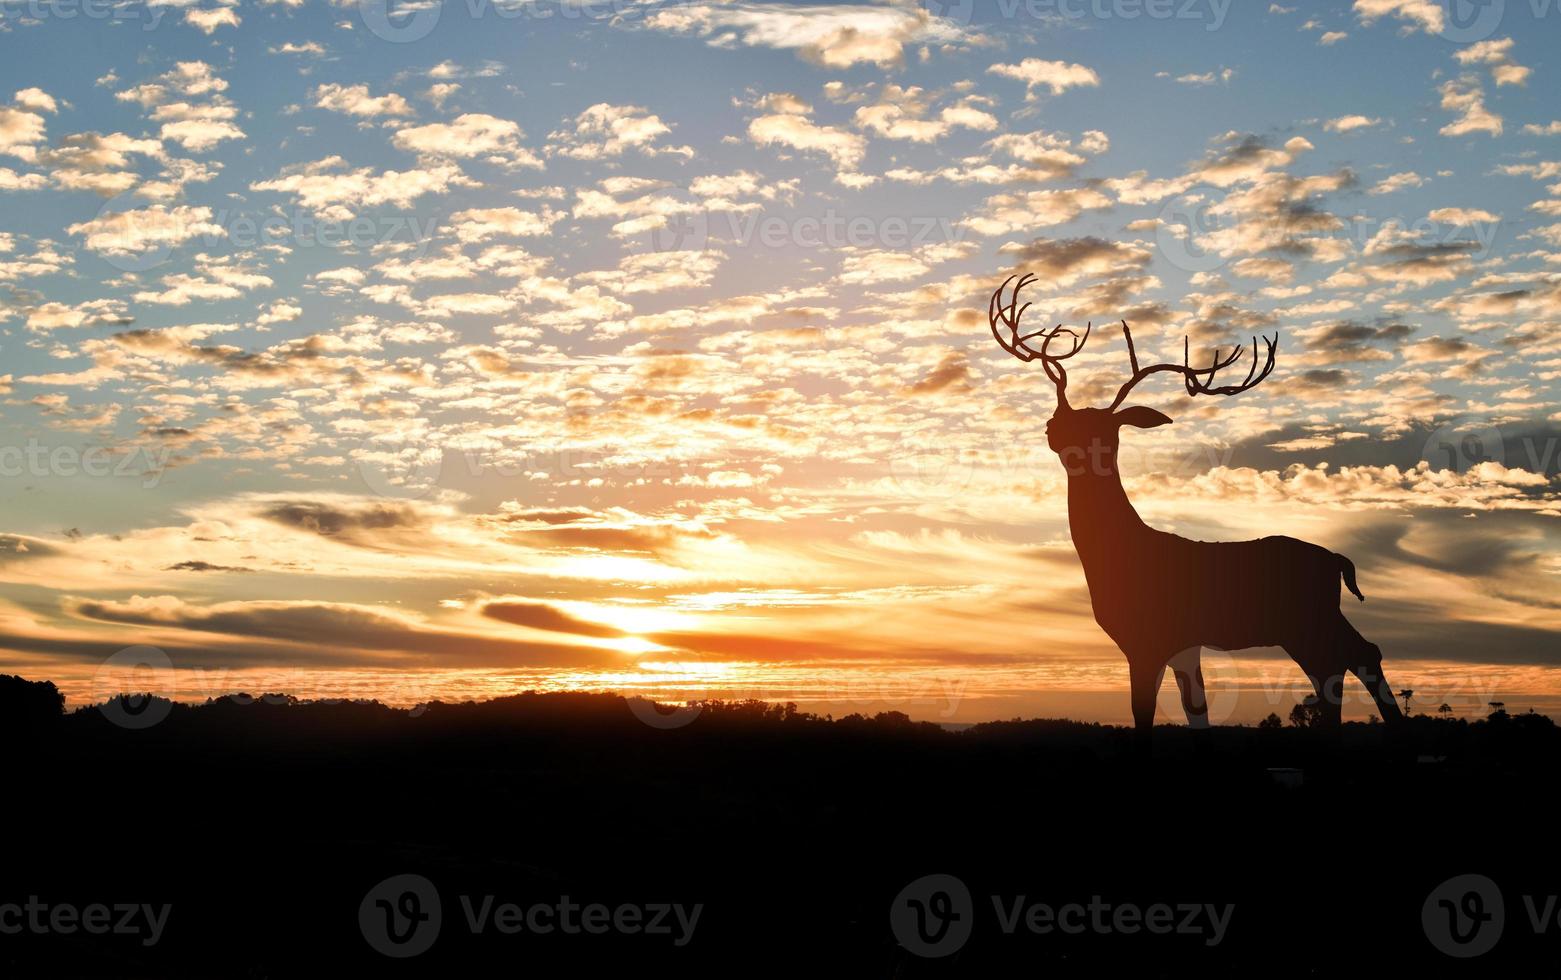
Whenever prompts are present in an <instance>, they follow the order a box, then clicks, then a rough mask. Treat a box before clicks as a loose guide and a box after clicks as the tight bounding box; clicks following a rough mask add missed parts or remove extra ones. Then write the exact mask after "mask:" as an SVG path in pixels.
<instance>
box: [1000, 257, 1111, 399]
mask: <svg viewBox="0 0 1561 980" xmlns="http://www.w3.org/2000/svg"><path fill="white" fill-rule="evenodd" d="M1016 278H1017V279H1018V280H1019V284H1018V285H1016V286H1014V291H1013V296H1012V298H1010V299H1009V300H1008V302H1007V303H1006V304H1005V303H1004V302H1003V291H1004V290H1006V289H1007V288H1008V286H1009V284H1010V283H1012V282H1013V281H1014V279H1016ZM1035 278H1036V277H1035V276H1034V275H1031V274H1026V275H1024V276H1009V277H1008V278H1007V279H1006V280H1004V282H1003V284H1002V285H1001V286H999V287H997V292H995V293H993V294H992V301H991V302H990V303H988V304H987V320H988V321H990V323H991V324H992V336H993V337H995V338H996V339H997V343H998V346H1000V347H1002V348H1003V350H1005V351H1007V352H1008V353H1010V354H1012V355H1013V356H1015V357H1017V358H1019V360H1021V361H1024V362H1025V363H1027V364H1028V363H1029V362H1030V361H1035V360H1039V361H1040V362H1041V367H1042V369H1044V370H1045V371H1046V377H1048V378H1049V379H1051V383H1052V384H1053V385H1055V386H1056V387H1057V404H1058V406H1059V407H1061V408H1067V407H1068V371H1067V369H1066V368H1064V367H1063V366H1062V362H1063V361H1065V360H1067V359H1068V358H1070V357H1072V356H1073V355H1075V354H1077V353H1078V352H1079V351H1081V350H1083V349H1084V345H1085V344H1086V343H1087V342H1088V341H1089V332H1090V326H1088V325H1086V326H1085V327H1084V333H1083V334H1079V333H1078V332H1077V331H1075V330H1072V329H1070V328H1068V327H1064V326H1063V325H1062V324H1060V323H1059V324H1057V326H1056V327H1054V328H1052V329H1051V330H1037V331H1036V332H1034V333H1028V334H1021V333H1020V332H1019V320H1020V319H1021V318H1022V317H1023V316H1024V311H1025V310H1028V309H1029V308H1030V304H1029V303H1026V304H1024V305H1023V306H1020V305H1019V292H1020V290H1022V289H1024V287H1026V286H1028V285H1030V283H1032V282H1034V281H1035ZM999 327H1002V328H1003V329H1002V330H999V329H998V328H999ZM1005 331H1006V333H1007V337H1004V336H1003V334H1004V332H1005ZM1063 334H1067V335H1068V336H1069V337H1070V338H1072V341H1071V343H1070V345H1069V350H1068V352H1067V353H1065V354H1053V353H1052V352H1051V345H1052V342H1053V341H1055V340H1056V339H1057V338H1058V337H1060V336H1062V335H1063ZM1037 337H1039V338H1042V340H1041V346H1040V349H1036V348H1034V347H1031V346H1030V341H1032V340H1035V339H1036V338H1037Z"/></svg>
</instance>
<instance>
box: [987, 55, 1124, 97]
mask: <svg viewBox="0 0 1561 980" xmlns="http://www.w3.org/2000/svg"><path fill="white" fill-rule="evenodd" d="M987 71H988V72H990V73H992V74H993V75H1001V76H1003V77H1004V78H1014V79H1018V80H1019V81H1021V82H1024V85H1025V93H1026V94H1025V98H1026V99H1030V100H1033V99H1035V97H1036V89H1039V88H1047V89H1050V90H1051V93H1052V94H1053V95H1061V94H1062V93H1064V92H1066V91H1067V90H1068V89H1070V88H1080V87H1084V88H1098V87H1099V86H1100V76H1099V75H1097V74H1095V69H1093V68H1087V67H1085V66H1084V65H1074V64H1069V63H1067V62H1065V61H1045V60H1042V59H1040V58H1026V59H1024V60H1023V61H1021V62H1019V63H1018V64H1017V65H993V66H992V67H990V68H988V69H987Z"/></svg>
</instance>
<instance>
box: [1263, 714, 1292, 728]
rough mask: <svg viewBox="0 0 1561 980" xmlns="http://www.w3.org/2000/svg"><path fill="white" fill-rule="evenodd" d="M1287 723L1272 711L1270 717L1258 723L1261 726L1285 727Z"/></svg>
mask: <svg viewBox="0 0 1561 980" xmlns="http://www.w3.org/2000/svg"><path fill="white" fill-rule="evenodd" d="M1284 726H1285V723H1284V722H1283V721H1280V720H1279V716H1278V715H1276V714H1275V713H1274V712H1272V711H1270V712H1269V713H1268V717H1267V718H1264V719H1263V720H1262V721H1260V722H1258V723H1257V727H1259V728H1283V727H1284Z"/></svg>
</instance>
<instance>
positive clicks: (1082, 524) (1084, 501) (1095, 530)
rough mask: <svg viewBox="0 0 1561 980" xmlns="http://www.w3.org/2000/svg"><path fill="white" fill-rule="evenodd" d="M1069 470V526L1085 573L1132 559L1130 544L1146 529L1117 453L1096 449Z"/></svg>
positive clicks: (1070, 463) (1067, 463) (1068, 464)
mask: <svg viewBox="0 0 1561 980" xmlns="http://www.w3.org/2000/svg"><path fill="white" fill-rule="evenodd" d="M1064 463H1065V466H1066V468H1067V470H1068V528H1069V530H1070V531H1071V533H1072V535H1073V546H1074V548H1075V549H1076V550H1077V551H1078V553H1079V559H1080V560H1081V561H1082V562H1083V563H1084V570H1085V572H1086V573H1089V572H1091V571H1092V570H1100V569H1103V568H1106V567H1109V566H1111V565H1113V564H1117V563H1120V562H1121V561H1124V560H1131V555H1132V554H1133V551H1134V549H1133V547H1132V546H1133V543H1134V541H1135V540H1136V539H1139V538H1141V537H1142V536H1144V535H1145V534H1147V532H1148V530H1149V528H1148V525H1146V524H1145V523H1144V521H1143V518H1141V517H1139V516H1138V511H1136V510H1134V509H1133V504H1132V502H1131V501H1129V500H1128V499H1127V491H1126V490H1125V489H1123V487H1122V475H1121V474H1120V473H1119V472H1118V471H1117V461H1116V453H1115V452H1114V451H1111V452H1098V453H1096V455H1095V458H1094V459H1089V460H1086V461H1085V465H1073V464H1072V462H1071V461H1067V460H1065V461H1064Z"/></svg>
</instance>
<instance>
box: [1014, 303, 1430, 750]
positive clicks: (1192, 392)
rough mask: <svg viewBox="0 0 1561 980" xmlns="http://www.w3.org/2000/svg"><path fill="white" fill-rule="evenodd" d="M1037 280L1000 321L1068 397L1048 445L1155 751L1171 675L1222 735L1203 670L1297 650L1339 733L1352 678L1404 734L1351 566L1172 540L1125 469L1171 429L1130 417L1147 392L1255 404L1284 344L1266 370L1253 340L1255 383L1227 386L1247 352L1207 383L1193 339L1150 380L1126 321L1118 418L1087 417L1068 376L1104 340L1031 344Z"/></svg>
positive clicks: (1291, 543)
mask: <svg viewBox="0 0 1561 980" xmlns="http://www.w3.org/2000/svg"><path fill="white" fill-rule="evenodd" d="M1015 278H1018V280H1019V281H1018V284H1017V285H1014V286H1013V292H1012V296H1011V298H1010V299H1008V300H1007V301H1006V302H1005V301H1004V298H1003V294H1004V292H1005V291H1007V290H1008V287H1009V286H1010V285H1012V284H1013V283H1014V279H1015ZM1035 278H1036V277H1035V276H1033V275H1025V276H1023V277H1014V276H1010V277H1009V278H1008V280H1007V281H1006V282H1004V283H1003V285H1002V286H1000V287H998V290H997V292H995V293H993V294H992V301H991V303H990V304H989V307H988V319H989V320H990V322H991V326H992V336H994V337H995V338H997V342H998V344H999V345H1001V346H1002V348H1003V349H1004V350H1005V351H1007V352H1008V353H1010V354H1012V355H1013V356H1014V357H1017V358H1018V359H1019V360H1021V361H1024V362H1026V363H1029V362H1032V361H1040V362H1041V367H1042V369H1044V370H1045V372H1046V376H1047V378H1048V379H1049V380H1050V381H1051V383H1052V385H1053V386H1054V387H1055V388H1056V390H1057V411H1056V414H1054V415H1053V416H1052V417H1051V420H1050V421H1049V422H1048V423H1047V425H1046V441H1047V444H1048V445H1049V446H1050V447H1051V449H1052V451H1053V452H1055V453H1056V454H1057V456H1058V457H1059V458H1060V459H1061V461H1062V464H1063V468H1064V470H1066V472H1067V476H1068V527H1069V530H1070V532H1071V533H1072V536H1073V545H1074V549H1075V550H1076V551H1077V552H1078V555H1079V560H1080V562H1081V563H1082V564H1083V565H1084V577H1085V580H1086V581H1087V582H1088V584H1089V596H1090V605H1091V606H1092V607H1093V609H1094V613H1095V622H1097V623H1099V624H1100V628H1101V629H1103V630H1104V631H1105V632H1106V635H1108V636H1110V637H1111V639H1112V640H1114V641H1115V642H1116V644H1117V646H1118V647H1119V648H1121V650H1122V653H1123V655H1124V656H1126V657H1127V663H1128V670H1129V673H1130V675H1131V681H1132V698H1133V723H1134V727H1135V728H1136V730H1137V732H1138V734H1139V742H1140V743H1141V744H1143V743H1146V742H1147V740H1148V736H1149V733H1150V731H1151V730H1152V729H1153V727H1154V713H1155V701H1156V699H1157V698H1158V696H1159V692H1160V684H1161V682H1162V680H1163V679H1164V677H1165V670H1166V667H1167V666H1169V667H1170V668H1171V670H1172V672H1173V673H1174V674H1175V675H1176V682H1177V686H1178V688H1180V692H1181V700H1182V707H1183V709H1184V710H1185V711H1186V714H1187V721H1188V724H1189V725H1190V726H1191V727H1193V728H1207V727H1208V700H1207V695H1206V692H1205V690H1204V686H1203V671H1202V669H1201V665H1200V658H1201V654H1202V648H1204V647H1209V648H1211V649H1216V650H1243V649H1248V648H1251V647H1272V646H1278V647H1283V648H1284V650H1285V652H1286V653H1288V654H1289V655H1290V657H1291V659H1293V660H1294V661H1295V662H1296V664H1298V665H1299V666H1300V668H1301V669H1302V670H1303V671H1305V672H1306V676H1307V678H1308V679H1309V680H1310V681H1311V683H1312V687H1313V688H1314V689H1315V691H1316V698H1317V703H1318V705H1319V708H1320V714H1321V721H1322V723H1323V724H1325V725H1334V726H1336V725H1337V724H1338V723H1339V719H1340V714H1341V712H1342V709H1343V684H1344V675H1345V674H1346V673H1353V674H1354V675H1355V676H1356V677H1357V678H1359V679H1360V681H1361V683H1362V684H1364V685H1365V687H1366V690H1367V691H1368V692H1370V694H1371V696H1372V698H1373V700H1375V702H1376V704H1377V709H1378V710H1379V711H1380V712H1381V713H1382V717H1383V719H1384V720H1386V721H1390V722H1396V721H1398V720H1400V718H1401V717H1402V716H1401V715H1400V713H1399V709H1398V702H1397V701H1396V700H1395V699H1394V694H1393V688H1392V687H1391V686H1390V685H1389V684H1388V682H1387V680H1386V678H1384V677H1383V675H1382V651H1381V650H1380V649H1378V648H1377V646H1376V645H1375V644H1373V643H1370V642H1369V641H1367V640H1366V639H1365V637H1363V636H1361V635H1360V633H1359V632H1358V631H1356V629H1355V627H1354V626H1353V625H1351V623H1350V621H1349V620H1348V619H1346V618H1345V617H1344V612H1343V610H1341V609H1340V608H1339V603H1340V598H1341V596H1340V588H1339V583H1340V581H1341V580H1342V581H1343V583H1344V585H1345V586H1346V587H1348V588H1349V590H1350V592H1352V593H1353V594H1354V595H1355V597H1356V598H1357V599H1359V600H1361V601H1362V602H1364V601H1365V598H1366V597H1365V596H1364V595H1363V594H1362V593H1361V591H1360V588H1359V587H1358V586H1357V585H1356V582H1355V565H1354V564H1353V563H1352V562H1351V561H1350V560H1349V559H1348V558H1346V557H1344V556H1343V555H1340V554H1336V553H1335V552H1332V551H1329V550H1328V549H1327V548H1323V547H1320V546H1318V545H1315V544H1311V543H1309V542H1306V541H1299V540H1297V539H1295V538H1289V537H1280V536H1276V537H1267V538H1259V539H1258V540H1256V541H1239V542H1230V543H1216V542H1209V541H1193V540H1190V539H1188V538H1183V537H1180V536H1178V535H1175V534H1170V533H1168V532H1165V531H1158V530H1155V529H1154V528H1151V527H1149V526H1148V525H1147V524H1145V523H1144V521H1143V519H1142V518H1141V517H1139V516H1138V512H1137V511H1136V510H1134V509H1133V505H1132V503H1131V502H1129V500H1128V499H1127V492H1126V491H1125V490H1124V489H1123V488H1122V475H1121V473H1120V472H1119V471H1118V469H1117V450H1118V446H1119V444H1120V439H1121V429H1122V427H1123V426H1132V427H1133V428H1138V429H1152V428H1155V427H1156V426H1161V425H1170V424H1171V419H1170V418H1169V417H1167V416H1166V415H1164V414H1162V413H1161V412H1158V411H1156V410H1154V409H1152V408H1144V407H1140V406H1134V407H1129V408H1123V407H1122V404H1123V402H1125V401H1126V400H1127V397H1128V395H1130V394H1131V393H1132V391H1133V389H1134V388H1135V387H1137V385H1138V384H1139V383H1140V382H1142V381H1145V380H1147V379H1148V378H1151V377H1153V376H1155V375H1157V374H1174V375H1176V376H1178V377H1180V378H1181V380H1182V383H1183V385H1184V387H1185V388H1186V391H1187V394H1188V395H1189V396H1194V397H1196V396H1200V395H1214V396H1227V397H1228V396H1231V395H1239V394H1241V393H1242V392H1245V391H1250V390H1251V389H1253V388H1255V387H1257V386H1258V385H1259V384H1261V383H1262V382H1263V381H1264V379H1266V378H1267V377H1268V376H1269V375H1270V374H1271V373H1273V370H1274V359H1275V356H1276V352H1277V350H1278V345H1279V334H1278V332H1277V331H1276V332H1275V334H1274V338H1273V339H1272V340H1269V339H1268V338H1267V337H1264V338H1263V340H1264V343H1265V345H1266V346H1267V354H1266V358H1264V357H1261V356H1260V353H1259V348H1258V342H1257V338H1256V337H1254V338H1253V339H1252V364H1251V366H1250V368H1249V369H1248V371H1247V376H1246V379H1245V380H1243V381H1242V382H1240V383H1239V384H1220V383H1217V376H1218V375H1219V373H1220V372H1221V371H1224V370H1225V369H1226V368H1228V367H1230V366H1231V365H1233V364H1235V363H1236V361H1238V360H1240V359H1241V357H1242V356H1243V355H1244V354H1245V353H1246V348H1245V347H1243V346H1240V345H1237V346H1236V347H1235V348H1234V349H1233V350H1232V351H1231V352H1230V353H1228V354H1221V352H1220V350H1219V348H1216V349H1215V351H1214V357H1213V359H1212V361H1211V362H1210V365H1209V366H1208V367H1207V368H1200V369H1195V368H1193V367H1191V366H1190V345H1189V343H1188V342H1187V340H1186V339H1184V340H1183V342H1182V363H1181V364H1153V365H1148V366H1141V365H1140V364H1139V363H1138V352H1137V351H1136V349H1135V348H1134V347H1133V333H1132V331H1131V330H1130V329H1129V328H1128V325H1127V323H1126V321H1124V322H1123V323H1122V336H1123V339H1124V340H1126V341H1127V356H1128V363H1129V366H1130V368H1131V371H1132V374H1131V376H1130V377H1129V378H1128V379H1127V382H1126V383H1125V384H1123V385H1122V387H1121V389H1120V390H1118V392H1117V395H1116V398H1115V399H1113V400H1112V402H1111V405H1110V406H1109V407H1107V408H1074V407H1073V406H1072V405H1070V404H1069V402H1068V372H1067V368H1066V367H1065V366H1064V364H1063V362H1064V361H1066V360H1068V359H1069V358H1071V357H1073V356H1074V355H1076V354H1077V353H1079V351H1081V350H1083V349H1084V345H1085V343H1087V342H1088V340H1089V335H1090V329H1091V328H1090V327H1089V326H1086V327H1085V328H1084V331H1083V333H1082V334H1081V333H1078V332H1077V331H1074V330H1072V329H1070V328H1067V327H1063V326H1061V325H1058V326H1057V327H1056V328H1054V329H1052V330H1041V331H1037V332H1035V333H1029V334H1025V333H1022V332H1021V331H1020V326H1019V321H1020V319H1021V318H1022V317H1023V316H1024V312H1025V310H1027V309H1029V306H1030V304H1028V303H1026V304H1025V305H1024V306H1022V307H1021V306H1020V305H1019V293H1020V291H1021V290H1023V289H1024V288H1025V287H1026V286H1028V285H1029V284H1030V283H1032V282H1034V281H1035ZM1063 338H1066V340H1064V339H1063ZM1054 345H1055V347H1056V348H1057V349H1056V350H1054V349H1053V348H1054ZM1064 346H1065V347H1066V349H1063V348H1064Z"/></svg>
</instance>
